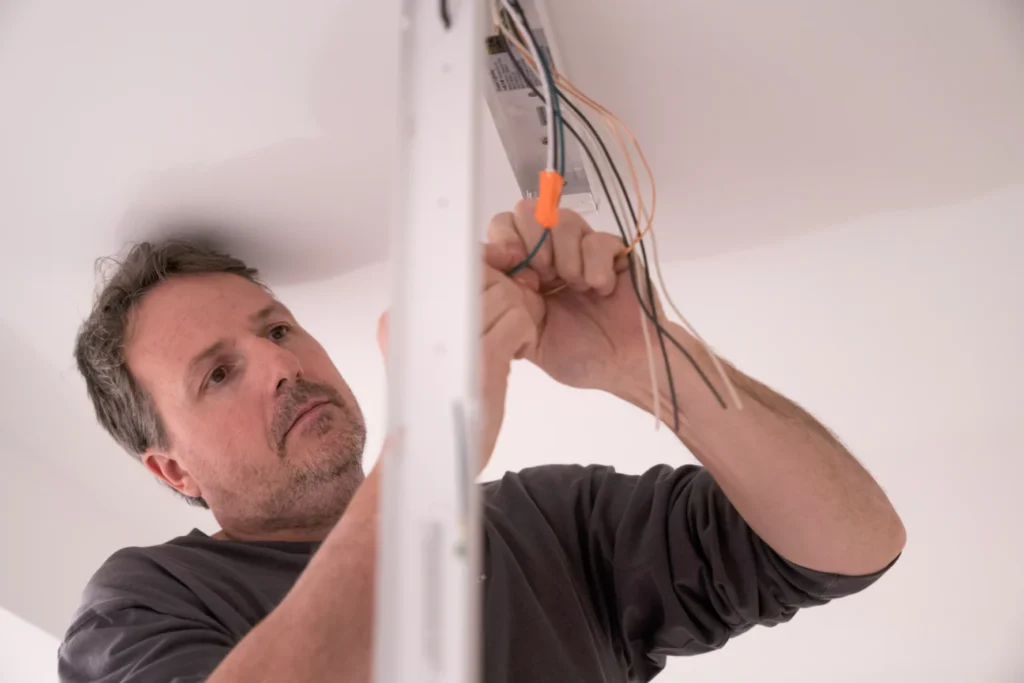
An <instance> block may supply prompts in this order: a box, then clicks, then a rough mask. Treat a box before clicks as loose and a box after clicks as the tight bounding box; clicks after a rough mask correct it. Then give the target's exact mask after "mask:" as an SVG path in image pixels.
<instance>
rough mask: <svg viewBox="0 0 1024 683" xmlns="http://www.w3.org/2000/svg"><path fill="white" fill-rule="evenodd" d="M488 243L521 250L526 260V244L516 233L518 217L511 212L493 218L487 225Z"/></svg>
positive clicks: (504, 212)
mask: <svg viewBox="0 0 1024 683" xmlns="http://www.w3.org/2000/svg"><path fill="white" fill-rule="evenodd" d="M487 242H488V243H490V244H496V245H499V246H509V247H514V248H518V249H521V250H522V253H523V258H526V254H527V251H526V243H525V242H523V238H522V237H521V236H520V235H519V233H518V232H517V231H516V217H515V214H514V213H512V212H511V211H503V212H502V213H499V214H495V215H494V217H493V218H491V222H490V223H488V224H487Z"/></svg>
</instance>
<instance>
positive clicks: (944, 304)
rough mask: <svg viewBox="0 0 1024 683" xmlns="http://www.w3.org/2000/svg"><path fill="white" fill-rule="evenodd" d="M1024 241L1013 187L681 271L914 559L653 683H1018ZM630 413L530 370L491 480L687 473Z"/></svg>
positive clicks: (673, 449)
mask: <svg viewBox="0 0 1024 683" xmlns="http://www.w3.org/2000/svg"><path fill="white" fill-rule="evenodd" d="M662 229H675V230H687V229H689V230H693V231H698V230H700V227H699V226H663V227H662ZM1022 230H1024V187H1021V186H1018V187H1015V188H1012V189H1007V190H1005V191H1003V192H1000V193H996V194H993V195H991V196H987V197H983V198H979V199H978V200H976V201H973V202H969V203H964V204H959V205H952V206H939V207H933V208H929V209H924V210H921V211H917V212H900V213H892V214H883V215H877V216H871V217H866V218H864V219H862V220H858V221H854V222H851V223H848V224H845V225H839V226H833V227H830V228H828V229H823V230H820V231H818V232H816V233H814V234H811V235H807V236H805V237H802V238H799V239H797V240H794V241H791V242H787V243H782V244H776V245H772V246H767V247H763V248H758V249H754V250H751V251H747V252H743V253H735V254H731V255H727V256H723V257H720V258H713V259H707V260H703V261H700V262H696V263H689V264H677V265H675V266H673V267H672V268H671V275H670V277H669V283H670V287H671V288H672V291H673V292H674V294H675V295H676V296H677V299H678V301H679V303H680V304H681V306H682V307H683V310H684V312H686V313H687V316H688V317H689V318H690V319H691V321H693V322H694V323H695V324H696V325H698V327H699V329H700V330H701V331H702V333H703V334H704V335H705V336H706V337H707V338H708V339H709V340H711V341H712V343H713V344H715V345H716V346H717V347H718V349H719V351H720V352H721V353H722V354H723V355H724V356H725V357H728V358H730V359H731V360H733V361H734V362H736V363H737V364H738V365H739V366H740V367H741V368H743V369H744V370H746V371H747V372H749V373H751V374H753V375H755V376H756V377H758V378H759V379H762V380H763V381H765V382H768V383H769V384H770V385H772V386H773V387H775V388H776V389H778V390H780V391H782V392H784V393H786V394H787V395H789V396H791V397H792V398H794V399H795V400H797V401H798V402H800V403H801V404H803V405H804V406H805V407H807V408H808V409H810V410H811V411H812V412H814V413H815V414H816V415H817V416H818V417H820V418H821V419H822V420H823V421H824V422H826V423H827V424H828V425H829V426H831V427H832V428H833V429H835V430H836V431H837V432H838V434H839V435H840V436H841V437H842V438H843V439H844V440H845V442H846V443H847V444H848V445H849V446H850V447H851V448H852V450H853V451H854V453H855V454H857V456H858V457H859V458H860V459H861V460H862V461H863V462H864V463H865V464H866V466H867V467H868V468H869V469H870V470H871V471H872V472H873V473H874V474H875V475H876V477H877V478H878V479H879V481H880V482H881V483H882V485H883V486H884V487H885V489H886V491H887V492H888V493H889V495H890V496H891V498H892V500H893V501H894V503H895V505H896V506H897V508H898V510H899V512H900V513H901V514H902V516H903V518H904V521H905V523H906V526H907V529H908V546H907V549H906V552H905V554H904V556H903V557H902V558H901V560H900V562H899V563H898V564H897V565H896V567H894V568H893V570H892V571H891V573H890V574H889V575H887V576H886V577H885V578H884V579H883V580H882V581H881V582H880V583H879V584H877V585H876V586H875V587H873V588H872V589H871V590H869V591H867V592H865V593H863V594H861V595H860V596H857V597H853V598H849V599H847V600H845V601H841V602H838V603H836V604H834V605H832V606H830V607H827V608H823V609H816V610H809V611H807V612H805V613H804V614H802V615H799V616H798V617H797V618H796V619H795V620H794V621H793V622H792V623H791V624H788V625H786V626H784V627H780V628H776V629H760V630H758V631H756V632H753V633H750V634H747V635H746V636H744V637H742V638H739V639H737V640H736V641H735V642H734V643H732V644H730V645H729V646H728V647H726V648H725V649H724V650H722V651H721V652H719V653H715V654H712V655H709V656H705V657H698V658H693V659H689V660H685V661H675V662H673V663H672V664H671V666H670V668H669V672H670V673H667V674H666V675H665V676H663V677H662V680H665V681H666V682H667V681H680V682H682V681H687V682H691V683H692V682H694V681H701V682H702V683H709V682H711V681H751V680H757V681H780V682H782V681H824V680H829V681H839V682H845V681H849V682H850V683H852V682H854V681H858V682H861V681H865V680H869V678H876V677H877V678H878V679H879V680H882V681H892V682H893V683H896V682H900V683H906V682H908V681H929V682H934V681H973V682H978V683H980V682H982V681H985V682H987V681H993V682H994V681H1005V682H1009V681H1020V680H1024V653H1022V650H1021V648H1020V645H1019V644H1020V642H1021V639H1022V637H1024V616H1021V615H1022V614H1024V587H1022V584H1021V581H1020V567H1021V566H1022V565H1024V533H1022V532H1021V524H1022V522H1024V500H1022V498H1024V497H1022V496H1021V493H1020V486H1021V484H1022V482H1024V459H1022V458H1021V444H1022V443H1024V420H1022V411H1021V408H1020V405H1021V404H1020V397H1019V394H1020V387H1022V386H1024V363H1022V362H1021V361H1020V357H1019V354H1020V348H1021V339H1022V338H1024V269H1022V267H1021V262H1020V261H1021V255H1022V254H1024V232H1022ZM636 413H637V411H633V410H632V409H630V408H627V407H623V406H621V405H620V404H618V403H617V402H616V401H614V400H613V399H608V398H605V397H603V396H599V395H592V396H591V395H578V394H576V393H574V392H572V391H570V390H561V389H559V388H557V387H552V386H550V382H549V381H548V380H547V379H546V378H544V377H542V376H540V373H539V372H536V371H531V370H530V369H526V368H524V369H523V370H522V371H520V372H518V373H517V374H516V375H515V377H514V382H513V389H512V397H511V409H510V411H509V419H508V423H507V424H506V427H505V431H504V433H503V435H502V438H501V441H500V444H499V449H500V450H499V454H498V457H496V458H495V462H494V465H493V466H492V468H491V471H492V473H496V472H497V471H498V470H500V469H504V468H510V467H521V466H523V465H526V464H533V463H541V462H549V461H564V460H569V461H582V462H612V463H614V464H616V465H618V466H620V467H621V468H622V469H625V470H631V471H637V470H641V469H643V468H645V467H647V466H649V465H651V464H653V463H655V462H658V461H667V462H683V461H684V460H685V459H687V455H686V454H685V453H684V452H683V450H682V449H681V448H680V447H679V446H678V445H677V444H676V443H675V442H674V440H673V439H672V438H671V437H669V436H667V435H666V434H664V433H663V434H661V435H655V434H653V433H651V430H650V424H649V420H648V419H647V416H646V415H639V414H636Z"/></svg>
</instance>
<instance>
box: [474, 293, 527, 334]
mask: <svg viewBox="0 0 1024 683" xmlns="http://www.w3.org/2000/svg"><path fill="white" fill-rule="evenodd" d="M481 299H482V300H481V303H482V304H483V314H482V317H481V319H480V326H481V329H482V330H483V334H487V333H488V332H490V331H491V328H492V327H494V325H495V324H497V322H498V319H499V318H501V316H503V315H505V313H506V312H507V311H508V310H509V309H512V308H517V307H518V308H522V307H523V290H522V289H521V288H520V287H518V286H516V285H515V284H514V283H512V282H507V281H506V282H504V283H501V282H499V283H496V284H494V285H492V286H490V287H488V288H487V289H485V290H484V293H483V296H482V297H481Z"/></svg>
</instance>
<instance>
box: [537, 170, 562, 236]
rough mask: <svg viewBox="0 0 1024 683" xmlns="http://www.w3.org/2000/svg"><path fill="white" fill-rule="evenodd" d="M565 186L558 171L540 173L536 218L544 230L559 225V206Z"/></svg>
mask: <svg viewBox="0 0 1024 683" xmlns="http://www.w3.org/2000/svg"><path fill="white" fill-rule="evenodd" d="M563 185H565V180H564V179H563V178H562V176H560V175H559V174H558V172H557V171H541V172H540V192H539V196H538V198H537V209H536V211H534V217H535V218H536V219H537V222H538V223H540V225H541V227H542V228H547V229H550V228H553V227H555V226H556V225H558V204H559V202H560V201H561V199H562V186H563Z"/></svg>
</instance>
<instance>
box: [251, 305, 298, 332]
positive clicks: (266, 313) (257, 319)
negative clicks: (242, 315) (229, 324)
mask: <svg viewBox="0 0 1024 683" xmlns="http://www.w3.org/2000/svg"><path fill="white" fill-rule="evenodd" d="M274 313H284V314H285V315H288V314H289V313H288V309H287V308H285V307H284V305H283V304H282V303H281V302H279V301H271V302H270V303H269V304H267V305H266V306H264V307H263V308H261V309H260V310H258V311H256V312H255V313H253V314H252V315H250V316H249V322H250V323H252V325H253V326H254V327H255V326H257V325H260V324H262V323H265V322H267V319H268V318H270V316H272V315H273V314H274Z"/></svg>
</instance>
